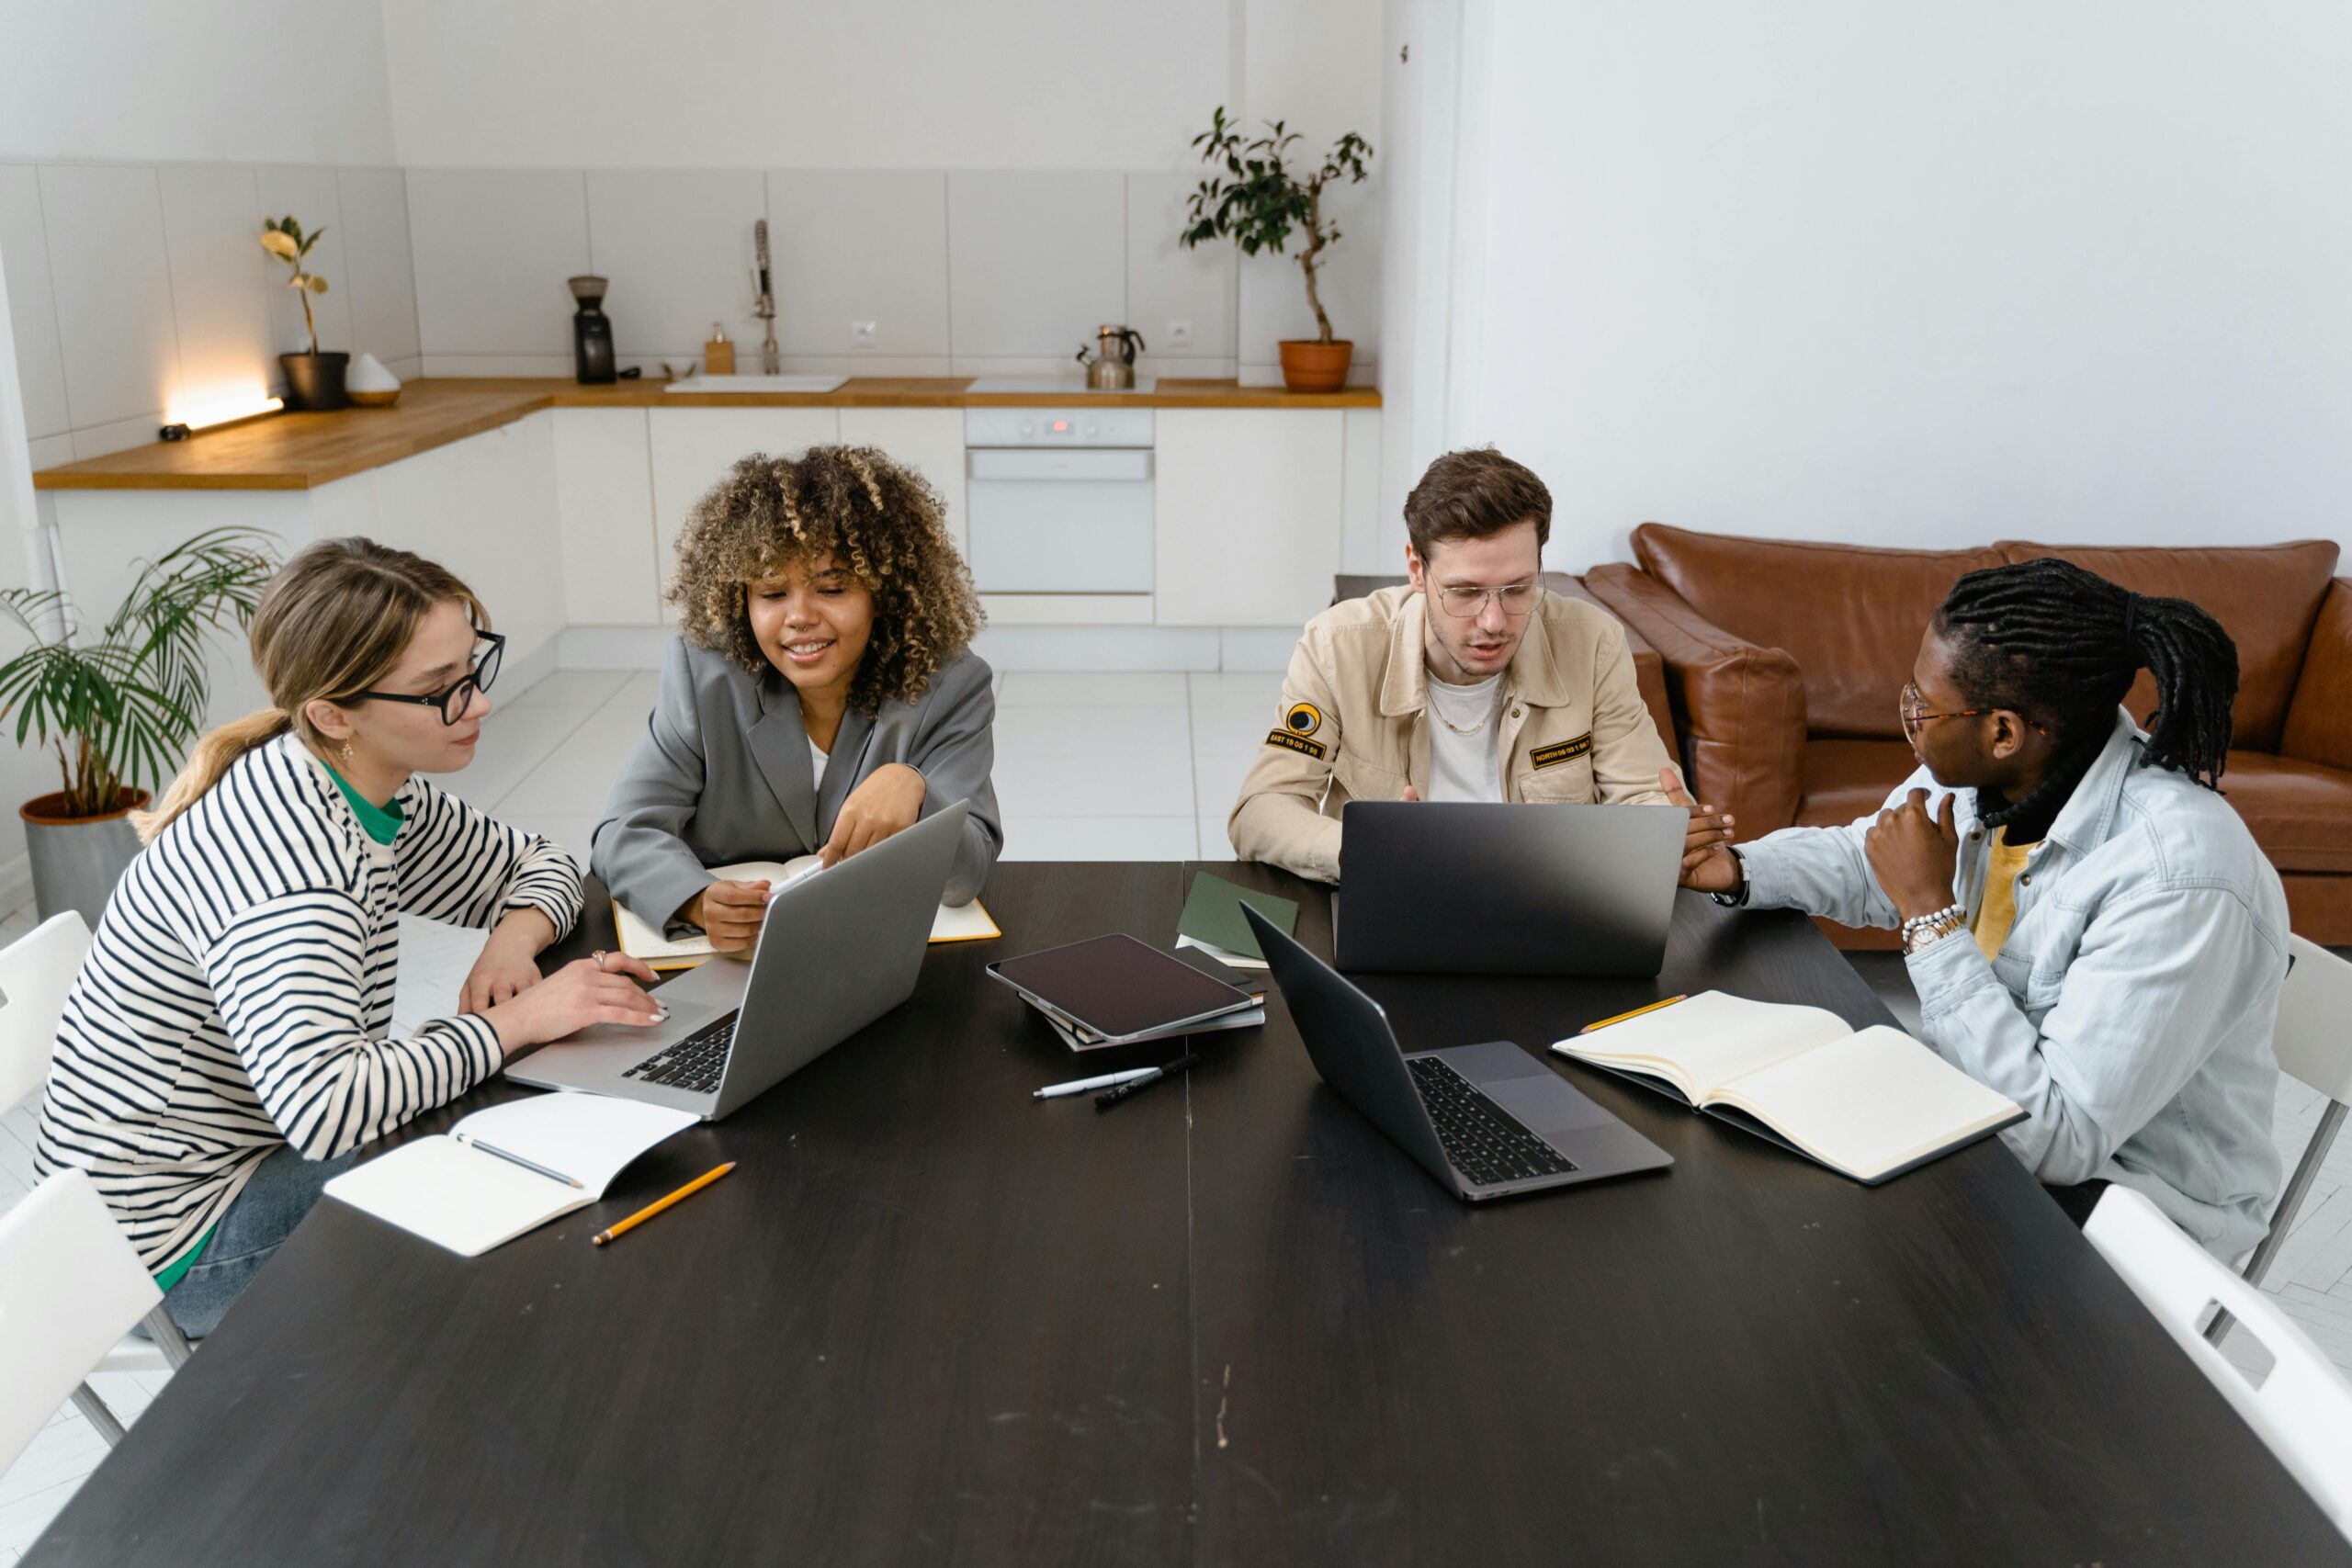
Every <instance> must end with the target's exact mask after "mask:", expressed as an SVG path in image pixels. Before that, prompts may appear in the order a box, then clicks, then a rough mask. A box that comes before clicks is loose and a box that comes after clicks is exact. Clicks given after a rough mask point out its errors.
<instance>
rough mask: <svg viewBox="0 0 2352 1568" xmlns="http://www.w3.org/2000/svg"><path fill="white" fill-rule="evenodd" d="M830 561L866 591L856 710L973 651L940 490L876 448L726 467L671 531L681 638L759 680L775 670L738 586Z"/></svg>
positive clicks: (974, 599) (908, 696)
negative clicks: (867, 627)
mask: <svg viewBox="0 0 2352 1568" xmlns="http://www.w3.org/2000/svg"><path fill="white" fill-rule="evenodd" d="M827 555H831V557H832V558H833V560H834V563H835V564H836V565H838V566H840V567H842V569H844V570H847V571H848V572H849V573H850V574H851V575H853V576H854V577H855V578H856V579H857V580H858V581H860V582H862V583H864V584H865V587H866V588H867V590H868V591H869V592H872V593H873V595H874V630H873V633H872V636H871V639H870V640H869V641H868V642H867V643H866V645H865V657H864V658H862V659H861V660H858V666H857V674H856V676H855V677H854V680H853V681H852V682H851V684H850V694H849V700H850V704H851V705H852V706H854V707H855V708H857V709H858V710H859V711H860V712H862V713H866V714H872V713H875V712H876V711H878V710H879V709H880V707H881V705H883V704H884V703H886V702H909V703H910V702H913V701H914V700H915V699H916V698H918V697H920V696H921V695H922V692H923V688H924V687H925V686H926V685H928V684H929V683H930V682H931V678H932V677H933V675H935V674H937V673H938V672H939V671H940V668H941V667H942V666H943V665H945V664H947V663H948V662H949V661H950V660H954V659H956V658H957V657H958V656H959V655H961V654H962V653H963V651H964V650H965V649H967V648H968V647H970V646H971V641H972V636H973V634H974V633H975V632H977V631H978V630H979V628H980V625H981V622H982V620H983V618H984V617H983V616H982V614H981V611H980V602H979V597H978V594H977V593H976V592H974V590H973V588H972V574H971V572H970V571H969V570H967V568H966V567H965V565H964V561H963V558H962V557H961V556H959V555H957V554H956V546H955V544H954V542H953V541H952V540H950V539H949V538H948V536H947V525H946V508H945V506H944V503H943V502H941V501H940V499H939V492H938V491H934V490H933V489H932V488H931V486H929V485H928V484H925V483H924V482H923V481H922V478H921V476H919V475H917V474H915V473H914V472H912V471H911V470H910V469H908V468H904V467H901V466H900V465H899V464H898V463H897V462H894V461H893V460H892V459H891V458H890V457H888V455H886V454H884V453H882V452H880V451H878V450H876V448H874V447H871V446H811V447H810V448H809V450H808V451H807V452H806V453H804V454H802V455H801V456H800V457H768V456H766V455H764V454H763V453H757V452H755V453H753V454H752V455H751V456H750V457H745V458H743V459H742V460H741V461H740V462H738V463H737V464H736V465H735V466H734V467H733V468H730V469H729V470H728V472H727V477H726V478H725V479H721V480H719V481H718V483H717V484H716V485H713V486H712V487H711V488H710V491H708V493H707V494H705V495H704V496H703V498H702V499H701V500H700V501H697V502H695V504H694V508H693V510H692V511H690V512H688V513H686V523H685V527H684V530H683V531H682V532H680V534H679V536H678V567H677V570H676V572H675V573H674V574H673V576H672V578H671V580H670V587H669V599H670V602H671V603H672V604H675V605H677V607H678V628H679V630H680V631H682V632H684V634H685V636H686V637H687V639H688V640H689V641H691V642H695V643H696V644H699V645H700V646H702V647H704V648H707V649H710V650H711V651H712V652H714V653H718V654H721V655H724V656H725V657H726V658H728V659H730V660H734V661H735V662H736V663H737V664H740V665H741V666H742V667H743V668H744V669H746V670H748V671H752V673H753V674H755V675H764V674H765V673H766V672H767V671H768V670H769V669H770V668H772V666H771V665H770V663H769V661H768V658H767V655H766V654H764V653H763V652H762V651H761V650H760V645H759V643H758V642H757V641H756V640H755V639H754V638H753V637H752V623H751V617H750V615H749V614H748V613H747V610H746V590H747V588H748V587H749V585H750V584H752V583H753V582H757V581H762V580H763V579H766V578H771V577H775V576H776V575H778V574H779V573H781V572H782V571H783V570H785V569H786V567H787V566H799V567H802V568H804V569H805V568H807V567H809V566H810V565H812V564H814V563H815V562H816V561H817V560H819V559H820V558H823V557H824V556H827Z"/></svg>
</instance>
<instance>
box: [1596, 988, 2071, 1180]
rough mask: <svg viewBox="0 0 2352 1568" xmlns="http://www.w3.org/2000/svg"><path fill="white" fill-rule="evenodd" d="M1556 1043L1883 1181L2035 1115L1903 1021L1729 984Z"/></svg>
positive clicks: (1858, 1175)
mask: <svg viewBox="0 0 2352 1568" xmlns="http://www.w3.org/2000/svg"><path fill="white" fill-rule="evenodd" d="M1552 1049H1553V1050H1555V1051H1556V1052H1558V1053H1559V1054H1560V1055H1563V1056H1573V1057H1575V1058H1576V1059H1577V1060H1578V1061H1581V1062H1588V1063H1590V1064H1591V1065H1592V1066H1596V1067H1604V1068H1606V1069H1608V1070H1609V1071H1611V1072H1614V1073H1619V1074H1622V1075H1623V1076H1624V1077H1629V1078H1633V1079H1634V1080H1635V1081H1637V1082H1639V1083H1642V1084H1644V1085H1645V1086H1647V1087H1648V1088H1651V1089H1657V1090H1659V1091H1661V1092H1663V1093H1665V1094H1668V1095H1671V1096H1672V1097H1673V1098H1675V1099H1676V1100H1680V1101H1681V1102H1682V1103H1683V1104H1685V1105H1688V1106H1691V1107H1692V1108H1693V1109H1695V1110H1698V1111H1705V1112H1706V1113H1707V1114H1709V1115H1711V1116H1717V1117H1721V1118H1723V1119H1724V1120H1725V1121H1727V1122H1733V1123H1734V1124H1736V1125H1737V1126H1740V1127H1743V1128H1745V1129H1747V1131H1748V1132H1751V1133H1756V1134H1760V1135H1761V1136H1763V1137H1767V1138H1770V1139H1771V1140H1772V1141H1773V1142H1775V1143H1777V1144H1780V1145H1781V1146H1783V1147H1785V1148H1789V1149H1792V1150H1794V1151H1795V1152H1796V1153H1798V1154H1801V1155H1804V1156H1806V1157H1807V1158H1809V1159H1813V1160H1817V1161H1819V1162H1820V1163H1821V1164H1823V1165H1826V1166H1827V1167H1828V1168H1830V1169H1832V1170H1835V1171H1838V1172H1840V1173H1842V1174H1844V1175H1847V1176H1850V1177H1852V1178H1853V1179H1855V1180H1857V1181H1860V1182H1863V1183H1866V1184H1869V1185H1873V1186H1874V1185H1876V1184H1877V1183H1879V1182H1882V1181H1885V1180H1888V1179H1891V1178H1893V1177H1896V1176H1900V1175H1901V1174H1903V1172H1905V1171H1906V1170H1909V1169H1911V1168H1913V1167H1915V1166H1919V1165H1924V1164H1926V1163H1927V1162H1928V1160H1931V1159H1934V1158H1935V1157H1937V1156H1939V1155H1945V1154H1950V1153H1951V1151H1952V1150H1954V1149H1956V1148H1961V1147H1962V1146H1964V1145H1968V1144H1972V1143H1973V1142H1975V1141H1976V1140H1977V1139H1979V1138H1982V1137H1985V1135H1987V1134H1992V1133H1996V1132H1998V1131H1999V1130H2000V1129H2002V1128H2003V1127H2007V1126H2009V1125H2012V1124H2013V1123H2015V1122H2022V1121H2023V1120H2025V1112H2024V1111H2022V1110H2020V1109H2019V1108H2018V1106H2017V1105H2016V1104H2014V1103H2013V1102H2011V1101H2010V1100H2007V1098H2005V1097H2004V1096H2002V1095H2000V1094H1997V1093H1996V1092H1995V1091H1994V1090H1992V1089H1987V1088H1985V1086H1984V1085H1983V1084H1980V1083H1978V1082H1977V1081H1976V1080H1975V1079H1973V1078H1972V1077H1969V1076H1968V1075H1967V1074H1966V1073H1963V1072H1962V1071H1961V1070H1960V1069H1959V1068H1958V1067H1955V1066H1952V1065H1951V1063H1949V1062H1947V1061H1945V1060H1944V1059H1943V1058H1942V1057H1940V1056H1939V1055H1936V1054H1935V1053H1934V1052H1932V1051H1930V1050H1928V1048H1927V1047H1926V1046H1924V1045H1922V1044H1920V1043H1918V1042H1917V1041H1916V1040H1914V1039H1912V1038H1911V1037H1910V1036H1909V1035H1907V1034H1905V1033H1904V1032H1902V1031H1901V1030H1898V1029H1889V1028H1887V1027H1885V1026H1884V1025H1883V1024H1880V1025H1876V1026H1873V1027H1871V1028H1869V1029H1864V1030H1860V1031H1856V1030H1853V1029H1849V1028H1848V1027H1847V1024H1846V1021H1844V1020H1843V1019H1841V1018H1839V1017H1838V1015H1837V1014H1836V1013H1833V1012H1829V1011H1826V1010H1823V1009H1821V1008H1808V1007H1793V1006H1790V1005H1788V1004H1785V1003H1778V1002H1758V1001H1751V1000H1748V999H1747V998H1744V997H1732V996H1725V995H1724V993H1723V992H1721V991H1702V992H1700V993H1699V994H1698V995H1696V996H1693V997H1691V998H1687V999H1685V1000H1683V1001H1679V1002H1676V1003H1674V1004H1673V1005H1672V1006H1670V1007H1664V1008H1660V1009H1658V1010H1656V1011H1654V1012H1645V1013H1643V1014H1642V1015H1640V1016H1639V1017H1637V1018H1629V1019H1627V1020H1625V1021H1623V1022H1622V1023H1612V1024H1609V1025H1607V1026H1606V1027H1604V1028H1600V1029H1596V1030H1593V1031H1592V1032H1589V1033H1586V1034H1578V1035H1572V1036H1570V1037H1569V1038H1568V1039H1566V1040H1562V1041H1558V1042H1556V1043H1554V1045H1553V1046H1552Z"/></svg>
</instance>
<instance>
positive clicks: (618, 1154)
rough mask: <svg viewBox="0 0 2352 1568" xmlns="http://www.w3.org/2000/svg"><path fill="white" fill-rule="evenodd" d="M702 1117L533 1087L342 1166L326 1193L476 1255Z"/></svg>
mask: <svg viewBox="0 0 2352 1568" xmlns="http://www.w3.org/2000/svg"><path fill="white" fill-rule="evenodd" d="M699 1120H701V1118H700V1117H698V1116H696V1115H695V1112H693V1111H675V1110H672V1109H670V1108H668V1107H666V1106H660V1105H640V1104H639V1103H638V1102H637V1101H635V1100H607V1099H606V1098H605V1097H604V1096H603V1095H598V1094H569V1093H566V1094H537V1095H533V1096H532V1097H531V1098H529V1099H528V1100H509V1101H507V1102H506V1103H505V1104H503V1105H493V1106H492V1107H491V1108H490V1109H489V1110H487V1111H475V1112H474V1113H473V1114H472V1115H470V1116H469V1117H466V1118H465V1119H464V1120H463V1121H461V1122H458V1124H457V1125H456V1126H454V1127H452V1128H450V1129H449V1131H448V1132H447V1133H446V1134H435V1135H434V1136H433V1137H430V1138H419V1139H417V1140H416V1141H415V1142H413V1143H408V1144H402V1145H401V1146H400V1147H399V1148H396V1149H394V1150H392V1151H391V1153H390V1154H387V1155H382V1156H378V1157H377V1158H375V1159H371V1160H369V1161H368V1163H367V1164H365V1165H361V1166H357V1167H355V1168H352V1169H350V1170H346V1171H345V1172H344V1173H343V1174H342V1175H341V1176H338V1177H336V1178H335V1179H334V1180H333V1181H330V1182H328V1183H327V1185H326V1194H327V1196H328V1197H330V1198H339V1199H341V1200H342V1201H344V1202H346V1203H348V1204H350V1205H351V1206H352V1207H353V1208H355V1209H362V1210H365V1211H366V1212H368V1213H371V1214H373V1215H375V1216H376V1217H377V1218H378V1219H379V1220H383V1221H386V1222H388V1223H390V1224H396V1225H398V1226H400V1227H401V1229H402V1230H405V1231H413V1232H414V1233H415V1234H416V1235H421V1236H423V1237H424V1239H425V1240H427V1241H430V1242H435V1243H437V1244H438V1245H440V1246H442V1247H447V1248H448V1249H449V1250H450V1251H452V1252H454V1253H457V1254H458V1256H460V1257H463V1258H477V1257H480V1256H481V1254H483V1253H485V1252H488V1251H489V1250H490V1249H491V1248H492V1247H498V1246H501V1245H503V1244H504V1243H506V1242H510V1241H512V1240H514V1239H515V1237H516V1236H518V1235H522V1234H523V1233H524V1232H526V1231H530V1230H536V1229H537V1228H538V1227H539V1226H541V1225H543V1224H547V1223H548V1221H549V1220H552V1219H554V1218H555V1217H556V1216H558V1215H559V1214H568V1213H571V1212H572V1211H573V1210H574V1209H584V1208H586V1207H587V1206H588V1205H589V1204H591V1203H594V1201H597V1200H598V1199H599V1198H602V1197H603V1196H604V1195H605V1188H607V1187H610V1186H611V1185H612V1184H613V1178H615V1177H616V1176H618V1175H619V1174H620V1173H621V1171H622V1170H623V1168H626V1167H627V1166H628V1163H629V1161H631V1160H633V1159H635V1158H636V1157H637V1156H639V1155H641V1154H643V1153H644V1152H645V1151H646V1150H648V1149H650V1148H651V1147H652V1146H653V1145H656V1144H658V1143H660V1142H661V1141H662V1139H664V1138H667V1137H669V1136H670V1135H671V1134H673V1133H676V1132H678V1131H680V1130H681V1129H683V1128H686V1127H691V1126H693V1125H694V1124H695V1122H697V1121H699ZM477 1144H479V1145H484V1146H483V1147H477V1146H476V1145H477ZM492 1148H494V1149H497V1150H499V1151H500V1153H499V1154H491V1153H489V1152H488V1150H489V1149H492ZM518 1160H527V1161H529V1162H530V1164H531V1165H535V1166H538V1167H540V1168H542V1169H544V1170H547V1171H552V1172H560V1173H561V1174H562V1175H564V1176H566V1177H569V1178H571V1180H573V1181H577V1182H579V1183H580V1185H579V1186H577V1187H574V1186H572V1185H571V1182H569V1181H561V1180H558V1179H556V1178H555V1177H554V1176H548V1175H541V1174H540V1173H539V1171H537V1170H532V1169H530V1168H527V1167H526V1166H524V1165H521V1164H518V1163H516V1162H517V1161H518Z"/></svg>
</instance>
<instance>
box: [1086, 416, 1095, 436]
mask: <svg viewBox="0 0 2352 1568" xmlns="http://www.w3.org/2000/svg"><path fill="white" fill-rule="evenodd" d="M1086 434H1089V435H1091V434H1094V422H1093V421H1092V420H1091V419H1090V420H1088V421H1087V422H1086Z"/></svg>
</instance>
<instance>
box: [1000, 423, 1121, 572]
mask: <svg viewBox="0 0 2352 1568" xmlns="http://www.w3.org/2000/svg"><path fill="white" fill-rule="evenodd" d="M1151 448H1152V411H1151V410H1149V409H1137V408H1117V409H1104V408H1095V409H1089V408H1082V407H1079V408H976V409H967V410H966V411H965V412H964V478H965V496H964V504H965V517H966V523H967V529H968V533H967V539H968V541H969V544H968V549H967V555H968V558H969V559H968V564H969V565H970V567H971V569H972V581H973V582H974V583H975V584H976V585H977V586H978V588H979V591H980V592H983V593H1149V592H1151V572H1152V566H1151V556H1152V526H1153V506H1152V450H1151Z"/></svg>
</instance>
